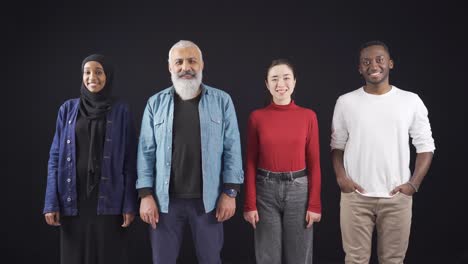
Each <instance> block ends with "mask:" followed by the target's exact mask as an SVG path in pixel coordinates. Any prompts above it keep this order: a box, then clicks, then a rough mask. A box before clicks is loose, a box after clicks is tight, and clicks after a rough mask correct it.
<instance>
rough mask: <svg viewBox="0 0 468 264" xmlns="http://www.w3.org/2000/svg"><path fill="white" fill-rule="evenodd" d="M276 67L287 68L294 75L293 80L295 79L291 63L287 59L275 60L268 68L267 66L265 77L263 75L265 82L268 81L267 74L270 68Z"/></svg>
mask: <svg viewBox="0 0 468 264" xmlns="http://www.w3.org/2000/svg"><path fill="white" fill-rule="evenodd" d="M278 65H286V66H288V68H289V69H291V71H292V73H293V75H294V79H296V71H295V70H294V65H293V64H292V63H291V61H289V60H288V59H276V60H273V61H272V62H271V64H270V66H268V68H267V71H266V75H265V81H268V73H269V72H270V70H271V68H273V67H275V66H278Z"/></svg>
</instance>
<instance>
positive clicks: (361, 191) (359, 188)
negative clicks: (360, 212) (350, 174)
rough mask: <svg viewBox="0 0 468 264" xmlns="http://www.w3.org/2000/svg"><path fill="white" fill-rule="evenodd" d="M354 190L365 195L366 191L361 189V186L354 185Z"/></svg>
mask: <svg viewBox="0 0 468 264" xmlns="http://www.w3.org/2000/svg"><path fill="white" fill-rule="evenodd" d="M354 189H356V190H358V192H360V193H365V192H366V191H364V189H363V188H362V187H361V185H359V184H357V183H354Z"/></svg>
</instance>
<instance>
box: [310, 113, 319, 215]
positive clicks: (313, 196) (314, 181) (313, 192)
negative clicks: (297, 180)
mask: <svg viewBox="0 0 468 264" xmlns="http://www.w3.org/2000/svg"><path fill="white" fill-rule="evenodd" d="M306 144H307V145H306V163H307V170H308V181H309V205H308V207H307V210H308V211H311V212H314V213H318V214H321V212H322V205H321V200H320V189H321V186H320V185H321V180H322V179H321V177H322V176H321V172H320V146H319V129H318V122H317V115H316V114H315V113H313V112H312V118H311V120H310V121H309V136H308V137H307V143H306Z"/></svg>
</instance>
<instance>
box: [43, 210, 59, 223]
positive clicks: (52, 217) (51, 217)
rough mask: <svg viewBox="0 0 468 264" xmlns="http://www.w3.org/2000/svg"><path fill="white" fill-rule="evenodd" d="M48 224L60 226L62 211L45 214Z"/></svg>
mask: <svg viewBox="0 0 468 264" xmlns="http://www.w3.org/2000/svg"><path fill="white" fill-rule="evenodd" d="M44 217H45V220H46V222H47V224H48V225H51V226H60V212H51V213H46V214H45V215H44Z"/></svg>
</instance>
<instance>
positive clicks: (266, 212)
mask: <svg viewBox="0 0 468 264" xmlns="http://www.w3.org/2000/svg"><path fill="white" fill-rule="evenodd" d="M307 184H308V181H307V176H305V177H300V178H296V179H294V180H287V181H280V180H278V179H273V178H269V177H265V176H261V175H257V180H256V186H257V210H258V215H259V218H260V221H259V222H258V224H257V228H256V229H255V256H256V260H257V264H263V263H265V264H275V263H277V264H281V263H286V264H300V263H312V240H313V232H312V228H309V229H307V228H306V225H307V223H306V220H305V217H306V211H307V205H308V185H307Z"/></svg>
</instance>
